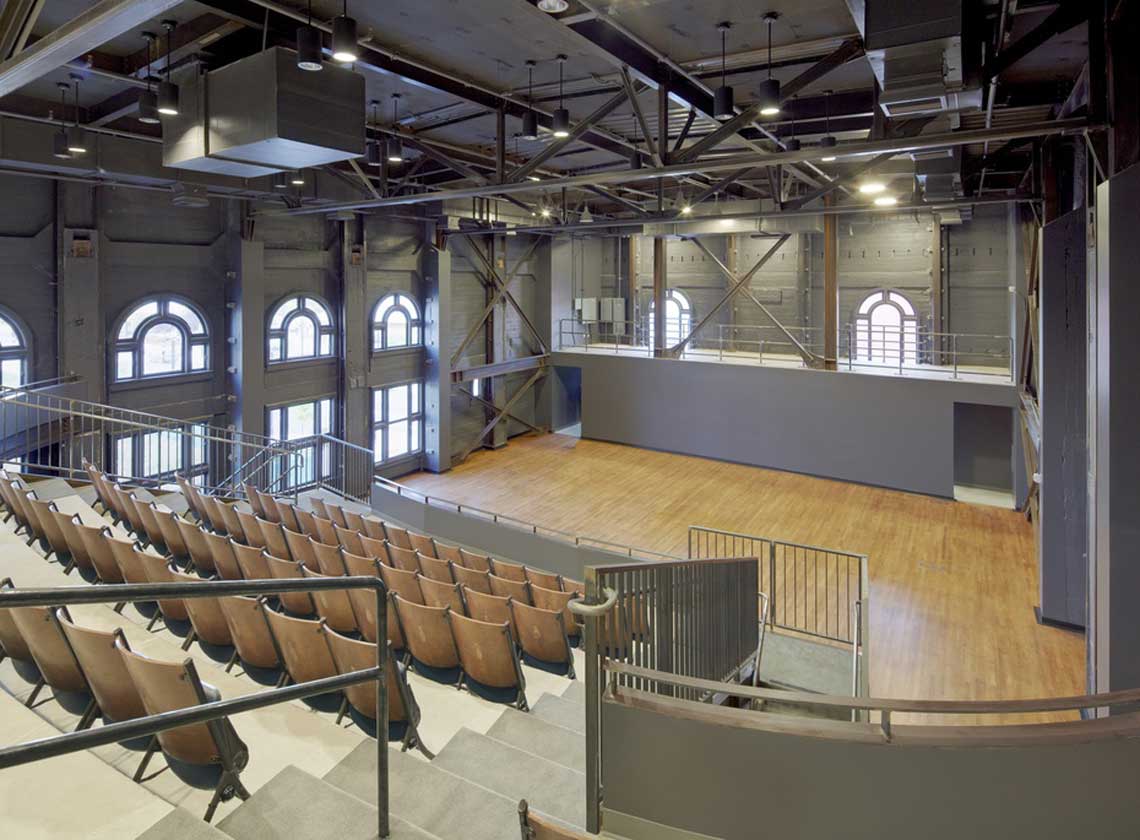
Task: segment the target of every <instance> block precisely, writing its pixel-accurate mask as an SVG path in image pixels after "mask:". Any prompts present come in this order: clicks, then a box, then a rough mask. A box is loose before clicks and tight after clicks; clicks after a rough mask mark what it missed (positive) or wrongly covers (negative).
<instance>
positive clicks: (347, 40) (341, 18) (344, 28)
mask: <svg viewBox="0 0 1140 840" xmlns="http://www.w3.org/2000/svg"><path fill="white" fill-rule="evenodd" d="M359 49H360V45H359V44H358V43H356V21H355V20H354V19H353V18H350V17H349V16H348V0H344V7H343V12H342V13H341V14H340V15H338V16H337V17H335V18H333V22H332V57H333V60H334V61H339V62H341V63H343V64H351V63H352V62H354V61H356V58H357V53H358V52H359Z"/></svg>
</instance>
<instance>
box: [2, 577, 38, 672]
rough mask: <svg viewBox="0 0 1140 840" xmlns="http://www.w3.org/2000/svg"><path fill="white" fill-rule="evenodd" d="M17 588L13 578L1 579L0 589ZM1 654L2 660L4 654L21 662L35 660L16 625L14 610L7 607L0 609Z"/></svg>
mask: <svg viewBox="0 0 1140 840" xmlns="http://www.w3.org/2000/svg"><path fill="white" fill-rule="evenodd" d="M15 588H16V587H15V586H13V585H12V578H4V580H0V590H3V589H15ZM0 654H2V655H0V660H2V659H3V657H4V656H10V657H12V659H16V660H18V661H20V662H32V661H33V660H32V652H31V650H30V649H29V648H28V643H27V642H25V641H24V637H23V636H21V635H20V628H19V627H17V626H16V621H15V619H13V618H12V611H11V610H7V609H5V610H0Z"/></svg>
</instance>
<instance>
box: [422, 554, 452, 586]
mask: <svg viewBox="0 0 1140 840" xmlns="http://www.w3.org/2000/svg"><path fill="white" fill-rule="evenodd" d="M416 561H417V562H418V563H419V564H420V574H422V575H423V576H424V577H426V578H431V579H432V580H438V581H441V582H443V583H454V582H455V578H454V577H452V574H451V563H449V562H448V561H446V560H437V559H436V558H435V557H429V556H428V555H426V554H420V552H418V551H417V552H416Z"/></svg>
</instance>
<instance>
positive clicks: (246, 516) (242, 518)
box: [233, 507, 268, 548]
mask: <svg viewBox="0 0 1140 840" xmlns="http://www.w3.org/2000/svg"><path fill="white" fill-rule="evenodd" d="M233 511H234V514H235V515H236V516H237V519H238V522H239V523H240V524H241V531H240V533H241V535H242V540H241V541H242V542H244V543H245V544H246V545H252V546H255V547H257V548H266V547H268V543H267V542H266V541H265V532H264V531H262V530H261V520H260V519H258V518H257V516H256V515H254V514H252V513H246V512H245V511H244V510H238V509H237V508H236V507H234V508H233Z"/></svg>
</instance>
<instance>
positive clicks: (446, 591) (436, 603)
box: [419, 575, 467, 615]
mask: <svg viewBox="0 0 1140 840" xmlns="http://www.w3.org/2000/svg"><path fill="white" fill-rule="evenodd" d="M419 584H420V592H421V593H422V594H423V596H424V603H425V604H426V605H427V606H429V607H449V608H450V609H451V610H452V611H454V612H457V613H459V614H460V615H467V608H466V607H465V606H464V605H463V595H462V594H461V593H460V591H459V584H458V583H442V582H440V581H438V580H432V579H431V578H427V577H424V576H423V575H420V579H419Z"/></svg>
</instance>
